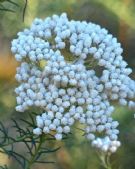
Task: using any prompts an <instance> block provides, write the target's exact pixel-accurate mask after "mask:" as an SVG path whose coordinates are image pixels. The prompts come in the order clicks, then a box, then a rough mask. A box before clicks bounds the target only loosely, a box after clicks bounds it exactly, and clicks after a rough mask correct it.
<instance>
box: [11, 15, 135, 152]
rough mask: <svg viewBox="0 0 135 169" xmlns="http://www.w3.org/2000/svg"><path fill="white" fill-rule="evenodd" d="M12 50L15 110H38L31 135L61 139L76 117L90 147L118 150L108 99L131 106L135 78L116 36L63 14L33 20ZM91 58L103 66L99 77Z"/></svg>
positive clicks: (134, 105)
mask: <svg viewBox="0 0 135 169" xmlns="http://www.w3.org/2000/svg"><path fill="white" fill-rule="evenodd" d="M11 51H12V52H13V53H14V54H15V58H16V60H17V61H18V62H20V66H19V67H18V68H17V73H16V80H17V81H18V82H19V86H18V87H17V88H16V89H15V92H16V94H17V97H16V100H17V106H16V110H17V111H19V112H24V111H26V110H28V109H29V108H33V107H38V108H39V110H40V111H39V112H41V111H42V114H40V113H39V115H37V116H36V117H35V118H36V124H37V127H36V128H34V129H33V133H34V134H35V135H42V134H43V133H45V134H47V133H51V134H53V135H54V136H55V138H56V140H61V139H62V137H63V134H68V133H69V132H70V131H71V129H72V126H73V125H74V123H75V122H76V121H79V122H80V123H82V124H83V126H84V132H85V137H86V139H88V140H90V141H91V144H92V146H93V147H96V148H97V149H98V150H100V151H101V152H109V153H114V152H116V150H117V148H118V147H119V146H120V144H121V143H120V141H118V134H119V130H118V129H117V127H118V125H119V123H118V122H117V121H114V120H113V118H112V113H113V112H114V110H115V107H114V106H113V103H112V102H113V101H117V102H118V103H119V104H120V105H122V106H128V107H129V108H133V109H134V108H135V102H134V98H135V81H134V80H132V79H131V78H130V77H129V75H130V74H131V72H132V70H131V69H130V68H128V67H127V65H128V64H127V63H126V62H125V61H124V60H123V57H122V52H123V49H122V48H121V44H120V43H118V42H117V39H116V38H115V37H113V36H112V35H111V34H109V33H108V31H107V30H106V29H105V28H101V27H100V26H99V25H96V24H94V23H91V22H89V23H88V22H86V21H75V20H69V19H68V17H67V15H66V14H65V13H63V14H61V15H60V16H58V15H53V16H52V17H47V18H45V19H44V20H42V19H37V18H36V19H35V20H34V21H33V23H32V25H31V27H30V28H29V29H25V30H24V31H23V32H19V33H18V38H17V39H14V40H13V41H12V47H11ZM69 58H70V59H69ZM93 58H94V59H95V60H96V63H97V65H98V66H99V67H101V68H102V71H101V72H100V74H101V75H100V76H99V75H97V73H96V71H95V70H94V69H93V68H92V67H91V68H89V64H90V60H91V59H93ZM86 63H87V64H86ZM37 113H38V112H37Z"/></svg>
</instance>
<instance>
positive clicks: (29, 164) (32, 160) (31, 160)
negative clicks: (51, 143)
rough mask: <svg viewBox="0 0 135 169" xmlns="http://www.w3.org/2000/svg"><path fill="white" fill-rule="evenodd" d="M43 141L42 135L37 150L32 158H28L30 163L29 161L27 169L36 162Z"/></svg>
mask: <svg viewBox="0 0 135 169" xmlns="http://www.w3.org/2000/svg"><path fill="white" fill-rule="evenodd" d="M42 143H43V137H42V136H41V137H40V142H39V144H38V146H37V147H36V150H35V152H34V153H33V155H32V157H31V159H30V160H28V163H27V165H26V168H25V169H30V168H31V166H32V165H33V163H34V162H35V159H36V156H37V154H38V152H39V150H40V148H41V146H42Z"/></svg>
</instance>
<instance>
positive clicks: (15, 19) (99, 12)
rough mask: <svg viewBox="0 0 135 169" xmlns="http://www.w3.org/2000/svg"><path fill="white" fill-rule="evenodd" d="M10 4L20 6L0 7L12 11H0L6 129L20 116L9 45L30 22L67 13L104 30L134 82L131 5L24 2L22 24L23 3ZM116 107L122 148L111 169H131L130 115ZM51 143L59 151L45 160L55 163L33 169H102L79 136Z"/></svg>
mask: <svg viewBox="0 0 135 169" xmlns="http://www.w3.org/2000/svg"><path fill="white" fill-rule="evenodd" d="M14 2H16V3H17V4H18V5H19V6H18V7H17V6H15V5H13V4H11V3H9V2H3V3H2V5H4V7H6V8H8V9H11V10H14V11H15V12H14V13H11V12H7V11H1V10H0V120H1V121H4V122H5V124H6V125H7V126H10V119H11V117H15V118H16V119H17V118H20V117H21V116H25V115H24V114H21V113H17V112H15V104H16V102H15V94H14V88H15V86H16V85H17V83H16V82H15V79H14V76H15V71H16V67H17V62H16V61H15V59H14V56H13V55H12V54H11V52H10V44H11V40H12V39H13V38H16V34H17V32H19V31H21V30H22V29H23V28H25V27H28V26H29V25H30V24H31V22H32V20H33V19H34V18H35V17H38V18H45V17H46V16H48V15H52V14H60V13H62V12H66V13H67V14H68V16H69V18H72V19H76V20H87V21H91V22H94V23H96V24H99V25H101V26H102V27H105V28H106V29H108V30H109V32H110V33H112V34H113V35H114V36H116V37H117V38H118V40H119V42H120V43H121V44H122V47H123V49H124V53H123V57H124V59H125V60H126V61H127V62H128V63H129V67H131V68H132V69H133V73H132V75H131V76H132V77H133V78H135V0H67V1H66V0H38V1H37V0H28V5H27V9H26V13H25V20H24V22H23V20H22V15H23V9H24V5H25V1H22V0H14ZM0 3H1V1H0ZM116 107H117V108H116V111H115V113H114V118H115V119H117V120H118V121H119V122H120V126H119V130H120V140H121V142H122V146H121V147H120V148H119V150H118V151H117V153H116V154H114V155H112V157H111V163H112V166H113V167H112V168H113V169H135V119H134V112H132V111H129V110H128V108H126V107H120V106H118V105H116ZM56 144H58V145H61V146H62V148H61V149H60V150H59V151H58V152H57V153H55V155H54V154H53V155H49V159H52V160H54V161H56V163H55V164H47V165H44V166H42V165H41V166H40V167H38V166H35V168H36V169H43V168H44V169H102V167H101V166H100V163H99V161H98V157H97V155H96V153H95V151H94V150H93V149H92V148H91V146H90V143H88V142H87V141H86V140H85V139H84V137H82V133H81V132H80V131H78V130H76V129H75V131H74V132H73V134H72V136H71V137H70V138H69V139H68V140H66V141H64V142H62V143H61V142H60V143H59V142H58V143H56ZM19 148H20V150H21V147H19ZM45 158H48V157H45ZM2 164H9V165H10V166H11V168H13V169H19V167H18V166H17V167H15V166H14V162H13V161H12V160H9V159H8V158H7V157H6V156H3V155H1V154H0V165H2ZM33 168H34V167H33Z"/></svg>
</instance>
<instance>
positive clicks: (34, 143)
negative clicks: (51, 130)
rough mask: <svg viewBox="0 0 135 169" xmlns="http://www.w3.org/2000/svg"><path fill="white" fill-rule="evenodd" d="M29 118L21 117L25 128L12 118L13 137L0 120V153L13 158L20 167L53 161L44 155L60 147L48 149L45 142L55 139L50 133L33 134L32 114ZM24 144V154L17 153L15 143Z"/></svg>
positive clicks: (28, 167)
mask: <svg viewBox="0 0 135 169" xmlns="http://www.w3.org/2000/svg"><path fill="white" fill-rule="evenodd" d="M29 117H30V118H29V119H30V120H24V119H21V120H20V121H21V122H23V123H24V124H25V125H26V127H25V129H24V128H23V127H22V126H20V124H19V122H20V121H17V120H15V119H13V123H14V126H13V127H14V128H15V129H16V135H17V136H15V137H13V136H10V134H9V130H8V129H7V128H6V127H5V126H4V125H3V123H2V122H0V137H1V139H0V140H1V141H0V153H4V154H7V155H8V156H9V157H10V158H12V159H14V160H15V161H16V162H17V163H18V164H19V165H20V166H21V168H22V169H31V167H32V166H33V165H34V164H35V163H43V164H46V163H54V161H46V160H45V159H44V155H45V154H48V153H54V152H56V151H57V150H58V149H59V148H60V147H58V148H54V149H50V148H48V147H46V144H45V143H46V142H47V141H50V140H55V139H54V137H53V136H52V135H41V136H35V135H34V134H33V132H32V128H33V127H34V126H35V124H34V119H33V116H32V115H29ZM20 143H22V144H24V145H25V150H26V151H25V154H26V153H27V154H29V156H28V155H27V156H26V155H25V154H24V155H23V154H22V153H19V152H17V151H16V150H15V146H16V145H17V144H20ZM0 168H1V169H8V166H7V165H5V166H0Z"/></svg>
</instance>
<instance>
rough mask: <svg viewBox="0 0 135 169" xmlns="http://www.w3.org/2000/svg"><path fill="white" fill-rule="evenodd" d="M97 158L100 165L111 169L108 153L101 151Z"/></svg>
mask: <svg viewBox="0 0 135 169" xmlns="http://www.w3.org/2000/svg"><path fill="white" fill-rule="evenodd" d="M99 158H100V161H101V165H102V166H103V167H104V168H105V169H112V167H111V164H110V155H109V154H106V153H101V154H99Z"/></svg>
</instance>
